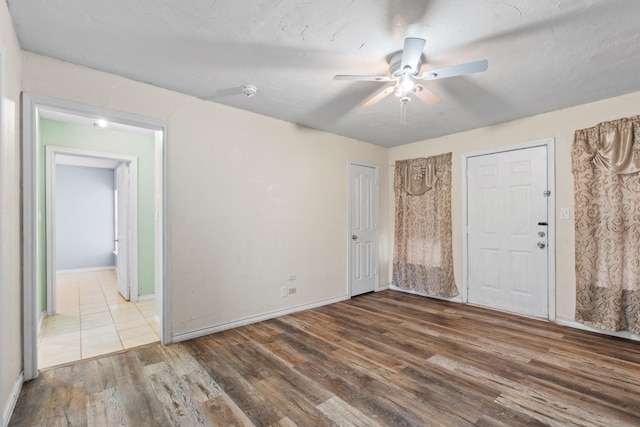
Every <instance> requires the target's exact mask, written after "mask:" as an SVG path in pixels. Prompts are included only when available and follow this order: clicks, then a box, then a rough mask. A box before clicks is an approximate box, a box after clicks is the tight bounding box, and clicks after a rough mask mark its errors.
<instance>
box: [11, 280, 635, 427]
mask: <svg viewBox="0 0 640 427" xmlns="http://www.w3.org/2000/svg"><path fill="white" fill-rule="evenodd" d="M638 396H640V343H639V342H633V341H626V340H620V339H617V338H612V337H608V336H603V335H598V334H593V333H590V332H586V331H583V330H577V329H569V328H566V327H563V326H559V325H555V324H551V323H547V322H543V321H540V320H535V319H530V318H526V317H519V316H514V315H512V314H509V313H503V312H497V311H492V310H488V309H485V308H482V307H475V306H468V305H463V304H459V303H453V302H448V301H440V300H431V299H428V298H424V297H420V296H416V295H408V294H404V293H401V292H395V291H384V292H379V293H372V294H366V295H362V296H360V297H357V298H353V299H351V300H347V301H344V302H340V303H337V304H332V305H329V306H323V307H319V308H317V309H313V310H308V311H305V312H300V313H295V314H291V315H288V316H283V317H280V318H277V319H271V320H267V321H265V322H261V323H257V324H252V325H247V326H243V327H240V328H237V329H232V330H227V331H224V332H220V333H217V334H213V335H209V336H205V337H201V338H197V339H194V340H190V341H186V342H183V343H179V344H174V345H171V346H168V347H165V346H161V345H160V344H157V343H156V344H149V345H147V346H143V347H140V348H135V349H131V350H127V351H125V352H122V353H119V354H114V355H109V356H104V357H100V358H96V359H93V360H87V361H81V362H79V363H76V364H71V365H68V366H63V367H58V368H53V369H49V370H47V371H45V372H42V373H41V375H40V377H39V378H38V379H36V380H33V381H29V382H27V383H26V384H24V387H23V390H22V392H21V394H20V396H19V399H18V402H17V405H16V409H15V411H14V413H13V416H12V418H11V420H10V423H9V425H10V426H49V425H51V426H58V425H65V426H85V425H98V426H99V425H104V426H116V425H130V426H136V427H142V426H209V425H211V426H214V425H215V426H218V425H220V426H232V425H233V426H279V427H289V426H294V425H295V426H324V425H327V426H329V425H331V426H334V425H337V426H367V427H368V426H378V425H379V426H404V425H406V426H416V425H420V426H456V427H457V426H465V425H475V426H508V427H518V426H542V425H546V426H549V425H551V426H566V425H580V426H607V427H611V426H638V425H640V399H638Z"/></svg>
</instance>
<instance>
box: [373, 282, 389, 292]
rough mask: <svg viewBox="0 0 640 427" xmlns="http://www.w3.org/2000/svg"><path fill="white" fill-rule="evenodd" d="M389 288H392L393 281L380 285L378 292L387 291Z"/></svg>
mask: <svg viewBox="0 0 640 427" xmlns="http://www.w3.org/2000/svg"><path fill="white" fill-rule="evenodd" d="M387 289H391V283H387V284H386V285H384V286H380V287H379V288H378V290H377V291H376V292H381V291H386V290H387Z"/></svg>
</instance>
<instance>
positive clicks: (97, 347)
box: [38, 270, 159, 369]
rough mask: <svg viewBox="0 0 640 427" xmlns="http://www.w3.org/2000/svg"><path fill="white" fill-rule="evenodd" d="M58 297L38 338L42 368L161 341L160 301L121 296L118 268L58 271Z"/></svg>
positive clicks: (39, 364) (39, 359)
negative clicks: (134, 300)
mask: <svg viewBox="0 0 640 427" xmlns="http://www.w3.org/2000/svg"><path fill="white" fill-rule="evenodd" d="M56 299H57V312H58V313H57V314H56V315H55V316H51V317H47V318H45V319H44V322H43V325H42V328H41V331H40V335H39V336H38V367H39V368H40V369H42V368H48V367H51V366H56V365H61V364H64V363H69V362H74V361H77V360H81V359H87V358H90V357H94V356H99V355H102V354H107V353H113V352H116V351H119V350H123V349H126V348H131V347H136V346H140V345H144V344H148V343H151V342H155V341H159V327H158V324H157V322H156V320H155V301H143V302H137V303H131V302H129V301H126V300H125V299H124V298H122V296H121V295H120V294H119V293H118V289H117V282H116V273H115V270H104V271H91V272H83V273H58V275H57V294H56Z"/></svg>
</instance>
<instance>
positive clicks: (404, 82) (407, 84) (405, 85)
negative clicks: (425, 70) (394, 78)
mask: <svg viewBox="0 0 640 427" xmlns="http://www.w3.org/2000/svg"><path fill="white" fill-rule="evenodd" d="M399 86H400V89H401V90H402V93H403V94H404V95H406V94H409V93H411V92H413V91H414V90H415V88H416V84H415V83H414V82H413V78H412V77H411V76H410V75H408V74H405V75H404V76H402V77H401V78H400V82H399Z"/></svg>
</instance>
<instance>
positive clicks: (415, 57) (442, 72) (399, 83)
mask: <svg viewBox="0 0 640 427" xmlns="http://www.w3.org/2000/svg"><path fill="white" fill-rule="evenodd" d="M425 43H426V40H424V39H420V38H416V37H407V38H406V39H404V47H403V48H402V50H401V51H399V52H396V53H395V54H393V55H391V56H390V57H389V71H390V73H391V74H390V75H389V76H362V75H337V76H334V77H333V79H334V80H356V81H373V82H395V85H393V86H389V87H387V88H386V89H384V90H383V91H381V92H378V93H377V94H375V95H373V96H372V97H371V98H369V99H367V100H366V101H365V102H363V103H362V104H361V105H360V107H361V108H366V107H371V106H372V105H374V104H376V103H378V102H380V101H381V100H382V99H383V98H384V97H386V96H387V95H389V94H391V93H395V94H396V96H397V97H398V98H400V103H401V105H402V106H404V105H406V104H407V103H408V102H409V101H411V97H410V95H415V96H416V97H417V98H418V99H420V100H421V101H422V102H424V103H426V104H435V103H437V102H440V97H439V96H438V95H436V94H435V93H433V92H431V91H430V90H429V89H427V88H426V87H425V86H423V85H422V84H419V83H416V82H415V80H437V79H446V78H449V77H456V76H461V75H464V74H472V73H479V72H482V71H485V70H486V69H487V68H488V66H489V62H488V61H487V60H486V59H483V60H482V61H474V62H468V63H466V64H458V65H453V66H451V67H445V68H440V69H437V70H429V71H425V72H424V73H422V74H420V68H421V67H422V51H423V50H424V45H425Z"/></svg>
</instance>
